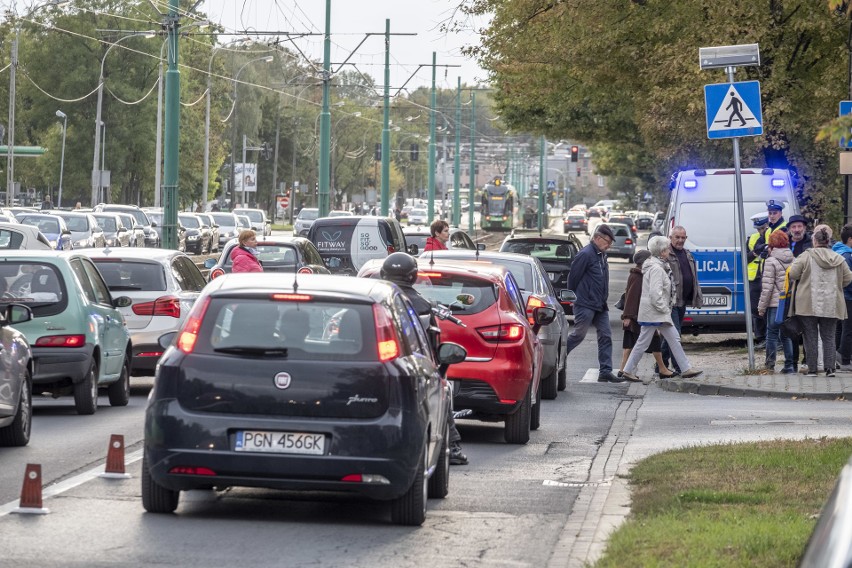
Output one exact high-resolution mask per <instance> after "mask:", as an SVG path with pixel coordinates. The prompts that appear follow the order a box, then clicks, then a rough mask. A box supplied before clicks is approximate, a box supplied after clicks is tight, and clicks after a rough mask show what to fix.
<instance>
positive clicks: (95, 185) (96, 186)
mask: <svg viewBox="0 0 852 568" xmlns="http://www.w3.org/2000/svg"><path fill="white" fill-rule="evenodd" d="M155 35H157V34H156V33H155V32H153V31H145V32H138V33H132V34H128V35H126V36H122V37H120V38H118V39H117V40H115V42H114V43H112V44H110V46H109V47H108V48H107V50H106V52H105V53H104V56H103V58H102V59H101V74H100V75H99V76H98V110H97V114H96V116H95V152H94V158H93V159H92V207H94V206H95V205H97V199H98V195H99V193H100V189H101V188H100V179H101V178H100V173H98V175H95V172H97V171H98V153H99V152H100V145H101V124H102V123H103V121H102V120H101V108H102V106H103V101H104V63H106V57H107V55H109V52H110V51H112V48H113V47H115V46H117V45H118V44H119V43H121V42H122V41H124V40H126V39H129V38H131V37H137V36H142V37H145V38H152V37H154V36H155Z"/></svg>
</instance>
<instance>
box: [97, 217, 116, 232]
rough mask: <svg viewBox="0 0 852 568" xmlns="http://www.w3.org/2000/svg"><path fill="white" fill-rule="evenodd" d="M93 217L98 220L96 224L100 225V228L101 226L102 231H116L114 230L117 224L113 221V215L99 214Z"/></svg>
mask: <svg viewBox="0 0 852 568" xmlns="http://www.w3.org/2000/svg"><path fill="white" fill-rule="evenodd" d="M95 219H97V220H98V225H100V226H101V228H102V229H103V230H104V231H108V232H110V233H114V232H116V231H117V230H118V227H117V225H116V223H115V218H114V217H106V216H100V215H99V216H97V217H95Z"/></svg>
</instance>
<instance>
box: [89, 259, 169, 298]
mask: <svg viewBox="0 0 852 568" xmlns="http://www.w3.org/2000/svg"><path fill="white" fill-rule="evenodd" d="M92 260H94V262H95V265H96V266H97V267H98V271H99V272H100V273H101V276H103V278H104V281H105V282H106V284H107V287H108V288H109V290H110V292H136V291H139V292H149V291H150V292H161V291H163V290H165V289H166V276H165V273H164V272H163V267H162V266H161V265H160V263H158V262H146V261H138V260H120V259H112V258H109V259H99V258H94V259H92Z"/></svg>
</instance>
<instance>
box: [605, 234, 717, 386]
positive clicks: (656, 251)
mask: <svg viewBox="0 0 852 568" xmlns="http://www.w3.org/2000/svg"><path fill="white" fill-rule="evenodd" d="M669 250H670V249H669V241H668V239H666V238H665V237H654V238H652V239H651V240H650V241H648V252H650V253H651V258H649V259H648V260H646V261H645V262H644V263H643V264H642V297H641V299H640V300H639V316H638V318H637V319H638V321H639V325H640V326H641V331H640V333H639V339H637V340H636V345H634V346H633V350H632V351H631V352H630V357H628V359H627V364H626V365H625V366H624V372H623V373H622V376H623V377H624V378H625V379H627V380H630V381H640V380H641V379H639V377H637V376H636V367H637V366H638V365H639V361H640V360H641V359H642V355H643V354H644V353H645V349H646V348H647V347H648V345H650V343H651V339H652V338H653V337H654V331H659V332H660V335H662V336H663V339H665V340H666V341H667V342H668V344H669V347H670V348H671V350H672V355H674V358H675V361H677V364H678V366H679V367H680V368H681V369H685V370H684V371H683V372H682V373H681V377H683V378H684V379H690V378H692V377H697V376H698V375H700V374H701V371H699V370H698V369H694V368H692V367H691V366H690V364H689V360H688V359H687V358H686V353H684V352H683V347H681V345H680V334H679V333H678V332H677V328H676V327H675V326H674V323H673V322H672V306H673V305H674V304H675V300H676V299H677V291H676V290H675V286H674V283H673V282H672V277H671V269H670V268H669V263H668V257H669Z"/></svg>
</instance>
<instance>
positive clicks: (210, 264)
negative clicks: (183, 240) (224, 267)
mask: <svg viewBox="0 0 852 568" xmlns="http://www.w3.org/2000/svg"><path fill="white" fill-rule="evenodd" d="M214 266H216V259H215V258H208V259H207V260H205V261H204V268H206V269H207V270H212V269H213V267H214Z"/></svg>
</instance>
